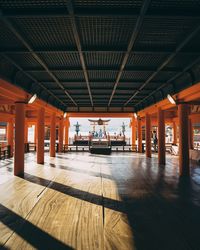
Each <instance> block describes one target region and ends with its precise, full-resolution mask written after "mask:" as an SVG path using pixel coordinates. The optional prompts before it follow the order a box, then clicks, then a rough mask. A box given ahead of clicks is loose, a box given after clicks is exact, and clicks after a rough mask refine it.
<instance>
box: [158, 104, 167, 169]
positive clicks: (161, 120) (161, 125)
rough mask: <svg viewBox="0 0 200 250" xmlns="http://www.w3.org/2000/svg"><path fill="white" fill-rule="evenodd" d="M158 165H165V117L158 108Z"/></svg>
mask: <svg viewBox="0 0 200 250" xmlns="http://www.w3.org/2000/svg"><path fill="white" fill-rule="evenodd" d="M157 119H158V163H159V164H165V116H164V111H163V110H161V108H158V117H157Z"/></svg>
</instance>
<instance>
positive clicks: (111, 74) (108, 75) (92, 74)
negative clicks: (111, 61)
mask: <svg viewBox="0 0 200 250" xmlns="http://www.w3.org/2000/svg"><path fill="white" fill-rule="evenodd" d="M88 74H89V79H90V80H91V81H95V80H99V79H101V80H113V81H114V80H115V79H116V76H117V71H112V70H88Z"/></svg>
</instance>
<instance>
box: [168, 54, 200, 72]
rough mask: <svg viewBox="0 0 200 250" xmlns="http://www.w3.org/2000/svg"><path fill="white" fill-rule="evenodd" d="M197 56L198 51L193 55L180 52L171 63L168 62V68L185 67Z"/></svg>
mask: <svg viewBox="0 0 200 250" xmlns="http://www.w3.org/2000/svg"><path fill="white" fill-rule="evenodd" d="M199 55H200V53H199ZM196 57H197V54H196V53H194V54H191V55H187V54H181V53H179V54H178V55H177V56H176V57H175V58H174V59H173V60H172V61H171V62H170V63H168V64H167V66H166V68H167V69H170V68H176V67H177V66H178V67H179V68H180V69H184V68H185V67H186V66H187V65H188V64H189V63H190V62H193V61H194V60H195V58H196Z"/></svg>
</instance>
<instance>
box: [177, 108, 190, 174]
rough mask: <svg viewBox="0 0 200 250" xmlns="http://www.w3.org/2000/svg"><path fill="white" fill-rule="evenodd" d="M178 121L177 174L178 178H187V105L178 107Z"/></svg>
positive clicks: (188, 169) (188, 165) (188, 171)
mask: <svg viewBox="0 0 200 250" xmlns="http://www.w3.org/2000/svg"><path fill="white" fill-rule="evenodd" d="M178 119H179V174H180V176H187V175H189V174H190V164H189V143H188V106H187V104H179V105H178Z"/></svg>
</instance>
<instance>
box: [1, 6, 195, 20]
mask: <svg viewBox="0 0 200 250" xmlns="http://www.w3.org/2000/svg"><path fill="white" fill-rule="evenodd" d="M76 9H77V8H76ZM139 14H140V13H139V11H138V10H134V9H132V8H127V9H122V8H119V9H118V10H115V9H113V8H111V9H110V10H108V9H107V10H106V9H100V8H99V9H97V8H95V9H94V8H92V9H89V8H88V9H84V10H80V9H79V10H76V11H75V12H74V16H75V17H126V18H137V17H138V15H139ZM0 15H3V16H5V17H8V18H37V17H38V18H39V17H43V18H51V17H55V18H56V17H69V16H70V14H69V13H68V9H67V8H54V9H52V10H48V9H39V8H38V9H35V10H34V9H33V8H26V9H24V10H20V9H13V10H11V9H9V10H8V9H7V10H6V9H4V10H1V13H0ZM146 17H148V18H172V17H175V18H192V19H194V18H199V13H198V11H195V10H193V11H192V12H191V11H187V12H183V11H178V10H177V11H170V12H169V11H168V12H167V11H162V10H158V11H154V12H149V11H148V13H147V15H146Z"/></svg>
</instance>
